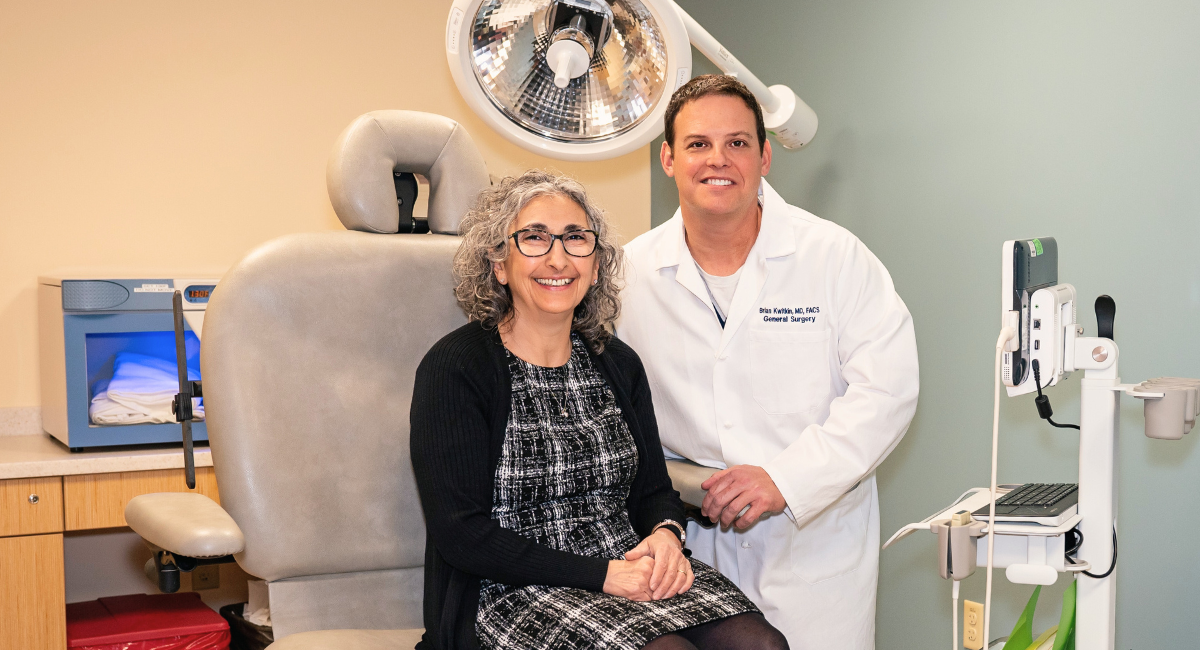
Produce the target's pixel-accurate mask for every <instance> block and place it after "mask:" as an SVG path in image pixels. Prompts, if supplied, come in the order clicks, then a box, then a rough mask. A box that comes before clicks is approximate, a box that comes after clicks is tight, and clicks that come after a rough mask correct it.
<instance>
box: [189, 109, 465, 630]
mask: <svg viewBox="0 0 1200 650" xmlns="http://www.w3.org/2000/svg"><path fill="white" fill-rule="evenodd" d="M387 113H389V114H390V115H388V117H390V118H399V119H392V120H391V126H392V127H396V126H397V124H399V125H400V127H401V128H392V129H391V131H390V132H387V131H384V130H382V129H379V130H377V132H379V133H381V134H383V135H382V136H380V137H383V138H384V139H385V140H387V142H385V143H384V144H390V145H391V146H392V147H393V148H398V149H400V150H403V146H402V145H403V144H404V142H405V138H406V137H415V138H418V139H419V138H421V137H425V136H429V135H430V131H431V125H432V130H435V131H436V130H440V133H441V134H442V135H444V136H445V141H446V142H447V143H448V147H450V146H452V147H454V148H455V151H453V152H451V153H450V154H449V155H450V157H451V158H454V157H455V156H457V157H458V158H460V159H465V160H466V163H465V164H459V165H458V166H457V167H456V166H455V165H449V166H446V165H443V167H442V169H441V171H440V172H439V174H441V178H437V177H436V176H435V175H431V176H430V180H431V182H433V183H435V184H436V183H438V182H439V181H440V182H441V183H442V187H441V191H442V192H443V194H442V197H443V200H442V201H441V202H440V203H439V205H441V206H443V207H442V208H441V209H442V212H441V216H440V221H439V222H438V224H436V226H435V228H436V229H437V230H440V231H442V232H446V231H451V232H453V230H456V229H457V223H458V220H459V219H461V217H462V213H463V212H465V210H466V209H467V206H469V205H470V204H471V202H472V201H473V200H474V195H475V194H476V193H477V192H478V190H479V189H482V187H484V186H485V185H486V182H487V176H486V171H483V172H482V174H481V173H480V170H483V165H482V160H481V159H479V155H478V153H477V152H476V151H475V150H474V145H473V144H471V143H470V138H469V137H468V136H466V134H465V132H461V127H458V126H457V125H456V124H454V123H453V122H452V121H450V120H447V119H446V118H440V117H438V116H427V115H425V114H408V117H413V116H415V119H409V120H408V121H409V122H412V123H414V124H416V128H417V130H418V132H416V133H408V135H405V133H406V131H405V129H404V128H402V127H403V122H405V120H406V119H407V118H406V116H405V115H404V114H403V113H404V112H400V111H394V112H387ZM397 114H399V115H397ZM371 115H375V116H378V115H379V114H378V113H376V114H370V115H368V116H364V118H370V117H371ZM364 118H359V120H357V121H356V122H355V123H354V124H352V125H351V127H350V128H349V129H347V131H348V132H350V131H352V130H354V129H362V127H363V126H364ZM373 122H374V120H370V119H368V120H367V121H366V124H365V126H366V127H372V126H374V124H373ZM447 123H448V124H447ZM365 130H366V131H367V132H368V133H369V132H370V131H371V128H366V129H365ZM410 131H411V129H410ZM456 133H457V135H455V134H456ZM434 135H435V136H436V135H438V134H437V133H435V134H434ZM463 138H465V142H466V145H467V146H464V145H463ZM426 139H427V140H428V139H429V138H428V137H426ZM348 141H349V142H353V141H355V138H354V137H351V138H347V136H346V134H343V136H342V138H340V139H339V148H338V149H335V153H334V157H333V159H335V160H336V159H339V158H340V159H343V160H346V159H354V158H355V155H356V151H353V150H352V151H346V150H345V147H346V146H347V145H346V142H348ZM366 141H367V144H368V145H370V147H368V148H373V153H372V154H371V155H372V156H373V157H375V158H378V157H379V154H378V151H380V150H384V149H386V148H387V147H383V146H382V145H381V143H380V142H378V141H373V140H372V139H371V138H366ZM353 146H356V147H360V148H361V147H362V143H361V141H360V143H359V144H358V145H353ZM425 149H426V151H425V153H424V154H423V155H424V156H425V157H428V156H430V155H432V156H434V157H438V156H440V157H441V158H442V159H443V160H444V159H445V158H446V156H447V155H448V154H447V153H446V151H438V150H437V148H436V147H429V146H427V147H426V148H425ZM358 153H361V152H358ZM399 157H402V156H395V158H399ZM359 158H360V159H362V156H359ZM376 162H378V161H376ZM334 167H335V165H334V164H333V161H332V160H331V165H330V177H331V180H330V189H331V192H332V191H334V189H335V182H334V178H333V177H334V176H335V174H338V175H339V176H340V177H339V178H338V179H337V182H336V186H337V190H336V191H337V192H338V193H339V195H338V196H337V197H335V198H334V200H333V202H334V205H335V206H338V205H339V201H341V202H342V203H343V207H342V208H339V209H338V213H339V216H341V217H342V218H343V221H344V222H345V223H347V225H348V226H353V227H356V228H362V229H364V230H374V231H376V232H378V231H379V230H382V229H386V221H387V218H388V215H386V214H383V215H380V214H373V213H372V212H371V210H366V211H365V212H363V211H361V210H360V211H359V212H347V209H346V208H344V205H345V204H350V205H355V206H359V208H361V206H362V205H369V204H370V202H369V201H366V202H364V201H358V200H356V192H358V189H357V188H358V186H357V185H356V182H355V181H354V180H353V179H352V178H349V177H346V176H345V175H344V174H341V172H339V171H335V169H334ZM360 167H361V168H362V169H360V171H358V172H355V173H359V174H364V175H372V176H378V175H380V174H383V175H385V176H384V178H385V179H386V181H387V182H388V184H389V185H390V184H391V172H392V169H396V170H398V171H421V169H420V167H419V165H416V164H412V163H411V162H408V163H405V164H401V163H399V162H396V161H395V160H393V161H390V162H389V160H387V156H386V155H385V156H383V162H382V164H373V165H360ZM455 169H459V170H465V171H463V173H461V174H457V175H456V173H455V171H454V170H455ZM422 173H429V170H428V169H425V171H424V172H422ZM447 179H453V182H451V184H454V185H455V187H456V188H457V189H456V191H455V193H454V194H453V196H451V195H450V194H449V193H446V192H445V190H446V187H445V184H446V183H447V182H450V181H448V180H447ZM368 180H371V183H364V185H371V184H372V183H374V181H375V180H377V179H374V178H371V179H368ZM435 191H438V190H435ZM392 192H393V198H392V201H391V205H390V206H388V205H387V204H386V203H384V204H382V205H381V206H380V204H379V202H378V201H376V208H375V209H376V210H377V211H378V210H385V209H386V208H388V207H390V209H391V210H393V211H396V212H397V214H398V210H397V209H396V206H395V199H394V189H393V190H392ZM468 194H469V195H470V196H467V195H468ZM451 198H453V199H454V200H453V201H451V200H450V199H451ZM451 204H453V205H452V207H451V208H446V207H445V206H447V205H451ZM356 209H357V208H356ZM447 209H453V210H457V211H458V214H457V215H456V216H455V215H453V214H451V213H449V212H447V211H446V210H447ZM432 210H433V207H432V205H431V213H432ZM344 215H349V216H344ZM431 216H432V214H431ZM394 220H395V218H393V221H394ZM370 223H375V224H377V225H376V226H375V227H369V226H365V225H363V224H370ZM380 223H383V224H385V227H383V228H380V227H378V224H380ZM431 225H433V224H431ZM458 242H459V239H458V238H457V237H455V236H453V235H446V234H429V235H381V234H370V233H366V232H335V233H311V234H300V235H291V236H287V237H283V238H280V239H277V240H275V241H272V242H269V243H267V244H266V245H264V246H262V247H260V248H259V249H257V250H256V251H254V252H253V253H251V254H250V255H249V256H247V257H246V258H245V259H244V260H242V261H241V262H240V263H239V264H238V265H237V266H236V267H234V268H233V269H232V270H231V271H230V272H229V273H228V274H227V275H226V276H225V277H224V278H222V280H221V284H220V289H219V290H218V291H216V292H214V294H213V297H212V301H211V302H210V304H209V307H208V311H207V315H206V319H205V323H204V339H203V340H204V344H203V346H202V352H201V368H202V373H203V376H204V392H205V407H206V414H207V421H208V431H209V438H210V444H211V447H212V454H213V463H214V466H215V468H216V474H217V482H218V485H219V488H220V494H221V503H222V505H223V506H224V508H225V509H226V510H227V511H228V512H229V513H230V514H231V515H232V516H233V518H234V519H235V520H236V521H237V523H238V525H239V526H240V527H241V529H242V531H243V533H244V534H245V537H246V549H245V551H244V552H243V553H241V554H240V555H239V556H238V558H237V560H238V563H239V564H241V565H242V567H243V568H244V569H245V570H246V571H247V572H249V573H251V574H253V575H256V576H259V577H261V578H264V579H266V580H268V584H269V592H270V598H271V610H272V622H273V624H274V627H275V633H276V638H282V637H283V636H287V635H288V634H293V633H296V632H303V631H308V630H315V629H339V628H356V629H397V628H399V629H403V628H419V627H421V593H422V565H423V564H424V549H425V524H424V520H423V518H422V515H421V509H420V501H419V499H418V495H417V490H416V485H415V481H414V479H413V473H412V465H411V461H410V459H409V450H408V439H409V427H408V412H409V404H410V401H411V398H412V391H413V380H414V375H415V371H416V367H417V364H418V363H419V362H420V360H421V358H422V357H423V356H424V355H425V353H426V352H427V351H428V350H429V348H430V347H431V346H432V345H433V344H434V343H435V342H436V341H437V340H438V339H439V338H441V337H442V336H444V335H445V334H446V333H447V332H449V331H451V330H452V329H454V328H455V327H458V326H459V325H461V324H462V323H464V322H465V318H464V316H463V314H462V312H461V311H460V310H459V308H458V306H457V304H456V302H455V299H454V294H453V287H452V277H451V260H452V257H453V255H454V251H455V250H456V248H457V246H458Z"/></svg>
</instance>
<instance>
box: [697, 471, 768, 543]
mask: <svg viewBox="0 0 1200 650" xmlns="http://www.w3.org/2000/svg"><path fill="white" fill-rule="evenodd" d="M700 487H701V488H702V489H704V490H707V491H708V493H707V494H705V495H704V503H702V504H701V505H700V513H701V514H703V515H704V516H705V517H708V518H709V520H710V521H714V522H719V523H720V524H721V525H722V526H724V527H725V528H729V527H730V526H737V527H738V528H739V529H745V528H749V527H750V526H753V525H754V522H756V521H758V518H759V517H761V516H763V515H764V514H770V513H776V512H783V509H784V508H786V507H787V501H785V500H784V498H783V494H782V493H780V492H779V488H778V487H776V486H775V481H772V480H771V476H770V475H769V474H767V470H765V469H763V468H761V467H757V466H755V465H734V466H733V467H730V468H729V469H723V470H721V471H719V472H717V473H716V474H713V475H712V476H710V477H709V478H708V480H706V481H705V482H703V483H701V484H700ZM746 506H750V508H749V509H748V510H746V513H745V514H743V515H741V516H740V517H739V516H738V513H740V512H741V511H742V510H743V509H744V508H746Z"/></svg>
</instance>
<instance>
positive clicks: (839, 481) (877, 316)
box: [617, 75, 918, 650]
mask: <svg viewBox="0 0 1200 650" xmlns="http://www.w3.org/2000/svg"><path fill="white" fill-rule="evenodd" d="M665 119H666V142H665V143H663V147H662V151H661V153H660V158H661V160H662V166H663V169H664V170H665V171H666V173H667V175H668V176H670V177H672V178H674V179H675V185H676V186H677V187H678V189H679V211H678V212H676V213H675V216H674V217H673V218H672V219H671V220H670V221H668V222H666V223H665V224H663V225H661V226H659V227H658V228H655V229H654V230H652V231H650V232H648V233H646V234H644V235H642V236H641V237H638V238H637V239H635V240H633V241H632V242H630V243H629V245H628V246H626V247H625V251H626V254H627V255H628V258H629V261H630V268H629V272H628V277H627V283H628V286H627V288H626V289H625V291H624V293H623V294H622V302H623V305H622V310H621V313H622V317H621V320H620V321H619V322H618V324H617V334H618V335H619V336H620V337H621V338H622V339H623V340H624V341H626V342H627V343H629V344H630V345H632V346H633V347H634V349H636V350H637V351H638V353H639V354H640V355H641V357H642V359H643V361H644V363H645V366H646V371H647V374H648V375H649V378H650V385H651V389H652V392H653V395H654V410H655V414H656V415H657V418H658V425H659V433H660V435H661V437H662V443H663V445H664V447H665V448H666V451H667V454H668V457H672V456H674V457H676V458H678V457H682V458H686V459H689V460H691V461H694V462H696V463H699V464H701V465H706V466H709V467H716V468H722V469H721V471H719V472H717V473H716V474H714V475H713V476H712V478H710V479H708V480H707V481H706V482H705V483H704V484H703V486H702V487H703V488H704V489H705V490H707V491H708V494H707V496H706V497H705V499H704V503H703V504H702V507H701V509H702V512H703V514H704V515H705V516H707V517H708V518H710V519H712V520H713V521H718V522H719V524H720V525H719V526H717V527H714V528H708V529H705V528H701V527H700V526H698V525H697V524H696V523H695V522H692V523H691V524H690V525H689V526H688V531H687V534H688V538H687V545H688V547H689V548H690V549H691V550H692V552H693V553H694V557H696V558H698V559H700V560H702V561H704V562H706V563H708V564H711V565H712V566H713V567H715V568H716V569H717V570H719V571H721V572H722V573H724V574H725V575H726V576H728V577H729V578H730V579H731V580H733V582H735V583H737V585H738V586H739V587H741V588H742V590H743V591H745V593H746V595H747V596H749V597H750V598H751V599H752V600H753V601H754V602H755V603H756V604H757V605H758V606H759V607H761V608H762V610H763V613H764V614H765V615H766V617H767V620H769V621H770V622H771V623H772V624H773V625H774V626H776V627H777V628H779V629H780V630H781V631H783V633H784V634H785V635H786V636H787V638H788V642H789V643H790V645H791V647H792V650H810V649H811V650H817V649H818V648H820V649H822V650H824V649H828V648H838V649H839V650H870V649H871V648H873V647H874V643H875V591H876V586H877V582H878V576H879V551H878V549H879V499H878V494H877V491H876V487H875V468H876V467H878V466H879V464H880V463H881V462H882V461H883V459H884V458H885V457H886V456H887V455H888V453H889V452H891V450H892V449H893V448H895V446H896V444H897V443H899V442H900V438H901V437H903V435H904V432H905V431H906V430H907V429H908V424H909V422H910V420H912V417H913V412H914V411H915V410H916V405H917V387H918V375H917V348H916V340H915V337H914V335H913V325H912V318H911V316H910V315H909V313H908V309H907V308H906V307H905V306H904V302H903V301H901V300H900V297H899V296H898V295H896V290H895V288H894V287H893V286H892V280H891V277H890V276H889V275H888V272H887V270H886V269H885V268H884V267H883V264H881V263H880V262H879V260H878V259H877V258H876V257H875V256H874V255H872V254H871V252H870V251H869V250H867V247H866V246H864V245H863V243H862V242H860V241H859V240H858V238H856V237H855V236H854V235H852V234H850V233H849V232H848V231H847V230H845V229H844V228H842V227H840V226H838V225H836V224H833V223H830V222H828V221H825V220H823V219H819V218H817V217H815V216H813V215H811V214H809V213H807V212H805V211H804V210H801V209H800V208H797V207H795V206H792V205H788V204H787V203H786V202H784V200H783V198H782V197H780V196H779V194H777V193H776V192H775V190H774V189H772V188H771V186H770V185H768V184H767V182H766V180H764V179H763V176H766V175H767V172H769V171H770V169H771V144H770V143H769V142H767V139H766V130H765V128H764V126H763V118H762V111H761V109H760V108H759V105H758V102H757V101H756V100H755V99H754V96H753V95H752V94H751V93H750V91H749V90H747V88H746V87H745V86H744V85H743V84H742V83H741V82H739V81H737V80H736V79H734V78H733V77H728V76H724V75H704V76H700V77H696V78H695V79H692V80H691V81H689V82H688V83H687V84H685V85H684V86H682V87H680V88H679V90H677V91H675V94H674V95H673V96H672V97H671V102H670V104H669V106H668V108H667V113H666V118H665Z"/></svg>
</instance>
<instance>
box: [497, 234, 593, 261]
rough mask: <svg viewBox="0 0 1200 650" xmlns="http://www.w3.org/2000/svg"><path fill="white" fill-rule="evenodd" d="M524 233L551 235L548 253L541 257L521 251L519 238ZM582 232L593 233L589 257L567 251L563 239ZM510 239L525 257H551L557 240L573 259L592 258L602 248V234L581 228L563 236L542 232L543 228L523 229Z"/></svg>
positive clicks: (510, 236)
mask: <svg viewBox="0 0 1200 650" xmlns="http://www.w3.org/2000/svg"><path fill="white" fill-rule="evenodd" d="M523 232H538V233H542V234H543V235H549V236H550V247H549V248H547V249H546V252H545V253H542V254H541V255H530V254H529V253H526V252H525V251H524V250H522V249H521V240H519V239H517V237H519V236H520V234H521V233H523ZM581 232H590V233H592V250H591V251H589V252H588V254H587V255H576V254H575V253H572V252H571V251H569V250H567V240H565V239H563V237H566V236H567V235H574V234H576V233H581ZM508 239H511V240H513V245H515V246H516V247H517V252H518V253H520V254H522V255H524V256H525V257H545V256H547V255H549V254H550V251H551V250H553V249H554V240H556V239H557V240H558V241H560V242H562V249H563V252H564V253H566V254H567V255H570V256H571V257H591V256H592V255H595V254H596V248H598V247H599V246H600V233H598V232H596V231H595V230H590V229H587V228H580V229H578V230H568V231H567V232H564V233H563V234H561V235H555V234H554V233H551V232H548V231H545V230H542V229H541V228H522V229H521V230H518V231H517V232H514V233H513V234H511V235H509V236H508Z"/></svg>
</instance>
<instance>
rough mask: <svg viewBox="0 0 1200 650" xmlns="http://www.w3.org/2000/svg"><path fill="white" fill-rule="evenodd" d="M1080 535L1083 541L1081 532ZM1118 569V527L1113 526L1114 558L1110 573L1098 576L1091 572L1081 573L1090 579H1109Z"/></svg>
mask: <svg viewBox="0 0 1200 650" xmlns="http://www.w3.org/2000/svg"><path fill="white" fill-rule="evenodd" d="M1079 535H1080V538H1081V541H1082V537H1083V533H1082V532H1081V533H1080V534H1079ZM1116 568H1117V527H1116V526H1113V557H1112V564H1110V565H1108V571H1105V572H1104V573H1101V574H1100V575H1096V574H1094V573H1092V572H1090V571H1081V572H1080V573H1082V574H1083V575H1085V576H1087V577H1089V578H1107V577H1108V576H1110V575H1112V572H1113V569H1116Z"/></svg>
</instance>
